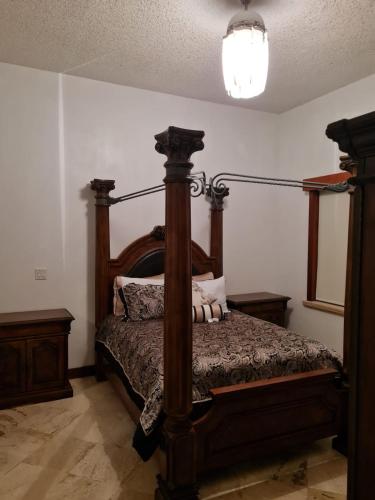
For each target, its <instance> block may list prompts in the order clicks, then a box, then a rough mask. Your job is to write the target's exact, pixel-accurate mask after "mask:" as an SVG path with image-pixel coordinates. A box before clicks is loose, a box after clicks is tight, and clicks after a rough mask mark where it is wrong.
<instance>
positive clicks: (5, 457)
mask: <svg viewBox="0 0 375 500" xmlns="http://www.w3.org/2000/svg"><path fill="white" fill-rule="evenodd" d="M24 458H25V456H24V455H23V454H22V453H16V452H14V451H11V450H1V449H0V480H1V478H2V477H3V476H4V475H5V474H6V473H7V472H9V471H10V470H12V469H13V468H14V467H15V466H16V465H18V464H19V463H20V462H22V460H23V459H24Z"/></svg>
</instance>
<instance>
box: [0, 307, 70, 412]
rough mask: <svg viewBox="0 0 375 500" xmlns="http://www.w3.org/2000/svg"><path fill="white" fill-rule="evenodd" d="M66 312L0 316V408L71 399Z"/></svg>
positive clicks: (58, 310) (67, 316) (68, 317)
mask: <svg viewBox="0 0 375 500" xmlns="http://www.w3.org/2000/svg"><path fill="white" fill-rule="evenodd" d="M73 319H74V318H73V316H72V315H71V314H70V313H69V312H68V311H67V310H66V309H53V310H46V311H29V312H18V313H3V314H0V408H6V407H9V406H14V405H19V404H23V403H28V402H29V403H36V402H40V401H47V400H50V399H59V398H64V397H69V396H72V395H73V391H72V388H71V385H70V383H69V380H68V335H69V333H70V324H71V321H72V320H73Z"/></svg>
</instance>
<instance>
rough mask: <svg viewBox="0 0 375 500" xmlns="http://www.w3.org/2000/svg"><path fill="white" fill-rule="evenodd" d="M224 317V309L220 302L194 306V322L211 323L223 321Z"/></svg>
mask: <svg viewBox="0 0 375 500" xmlns="http://www.w3.org/2000/svg"><path fill="white" fill-rule="evenodd" d="M224 318H225V315H224V311H223V308H222V306H221V305H220V304H206V305H203V306H193V323H205V322H208V323H211V322H214V321H221V320H223V319H224Z"/></svg>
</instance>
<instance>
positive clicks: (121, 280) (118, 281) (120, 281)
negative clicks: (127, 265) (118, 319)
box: [113, 276, 164, 316]
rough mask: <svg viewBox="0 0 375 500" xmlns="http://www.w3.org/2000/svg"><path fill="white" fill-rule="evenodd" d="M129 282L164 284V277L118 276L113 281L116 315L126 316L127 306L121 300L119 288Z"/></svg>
mask: <svg viewBox="0 0 375 500" xmlns="http://www.w3.org/2000/svg"><path fill="white" fill-rule="evenodd" d="M129 283H135V284H136V285H164V279H156V278H153V277H152V276H151V277H149V278H130V277H129V276H116V278H115V279H114V281H113V314H114V315H115V316H124V314H125V307H124V303H123V302H122V300H121V297H120V294H119V290H121V289H122V288H123V287H124V286H125V285H129Z"/></svg>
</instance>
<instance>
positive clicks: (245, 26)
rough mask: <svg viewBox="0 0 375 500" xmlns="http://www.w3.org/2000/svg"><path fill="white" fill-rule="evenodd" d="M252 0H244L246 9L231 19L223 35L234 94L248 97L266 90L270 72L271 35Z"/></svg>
mask: <svg viewBox="0 0 375 500" xmlns="http://www.w3.org/2000/svg"><path fill="white" fill-rule="evenodd" d="M250 2H251V0H241V3H242V5H243V6H244V9H245V10H244V11H241V12H239V13H238V14H236V15H235V16H233V17H232V19H231V20H230V21H229V25H228V29H227V34H226V35H225V36H224V38H223V52H222V61H223V75H224V83H225V88H226V91H227V93H228V95H230V96H231V97H234V98H238V99H249V98H251V97H255V96H257V95H260V94H261V93H262V92H264V89H265V87H266V82H267V74H268V36H267V30H266V27H265V24H264V21H263V19H262V17H261V16H260V15H259V14H258V13H257V12H255V11H253V10H249V9H248V7H249V4H250Z"/></svg>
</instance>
